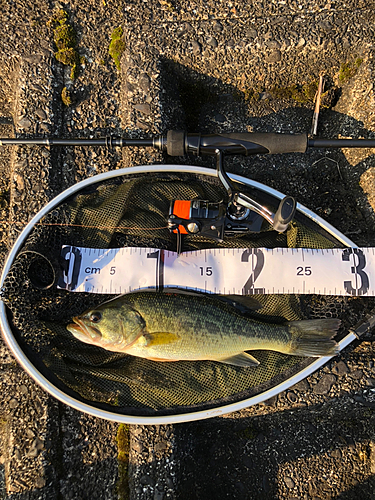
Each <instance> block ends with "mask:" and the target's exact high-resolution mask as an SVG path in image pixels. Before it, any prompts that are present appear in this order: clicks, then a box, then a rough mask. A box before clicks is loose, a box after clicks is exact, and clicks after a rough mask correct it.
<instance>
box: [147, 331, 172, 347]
mask: <svg viewBox="0 0 375 500" xmlns="http://www.w3.org/2000/svg"><path fill="white" fill-rule="evenodd" d="M145 338H146V340H147V344H146V346H147V347H152V346H156V345H165V344H172V343H173V342H176V341H177V340H179V339H180V336H179V335H177V334H176V333H168V332H154V333H146V335H145Z"/></svg>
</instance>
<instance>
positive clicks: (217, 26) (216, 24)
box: [213, 21, 223, 33]
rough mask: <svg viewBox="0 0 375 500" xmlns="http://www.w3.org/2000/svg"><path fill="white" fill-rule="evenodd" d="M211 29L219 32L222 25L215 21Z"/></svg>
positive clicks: (221, 29)
mask: <svg viewBox="0 0 375 500" xmlns="http://www.w3.org/2000/svg"><path fill="white" fill-rule="evenodd" d="M213 30H214V31H216V33H221V32H222V31H223V25H222V24H221V23H219V21H216V22H215V23H214V25H213Z"/></svg>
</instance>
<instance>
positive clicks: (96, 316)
mask: <svg viewBox="0 0 375 500" xmlns="http://www.w3.org/2000/svg"><path fill="white" fill-rule="evenodd" d="M101 319H102V314H101V313H100V312H98V311H95V312H93V313H91V314H90V321H92V322H93V323H99V321H100V320H101Z"/></svg>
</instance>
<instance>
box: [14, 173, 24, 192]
mask: <svg viewBox="0 0 375 500" xmlns="http://www.w3.org/2000/svg"><path fill="white" fill-rule="evenodd" d="M14 180H15V181H16V186H17V189H18V191H23V190H24V189H25V181H24V180H23V177H22V175H20V174H15V176H14Z"/></svg>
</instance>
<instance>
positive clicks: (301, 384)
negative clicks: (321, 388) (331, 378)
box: [293, 378, 310, 392]
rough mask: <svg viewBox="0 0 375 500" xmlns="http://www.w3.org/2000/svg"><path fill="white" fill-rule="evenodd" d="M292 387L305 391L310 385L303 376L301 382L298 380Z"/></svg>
mask: <svg viewBox="0 0 375 500" xmlns="http://www.w3.org/2000/svg"><path fill="white" fill-rule="evenodd" d="M293 389H295V390H296V391H299V392H307V391H308V390H309V389H310V386H309V383H308V382H307V380H306V379H305V378H304V379H303V380H301V382H298V384H296V385H294V386H293Z"/></svg>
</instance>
